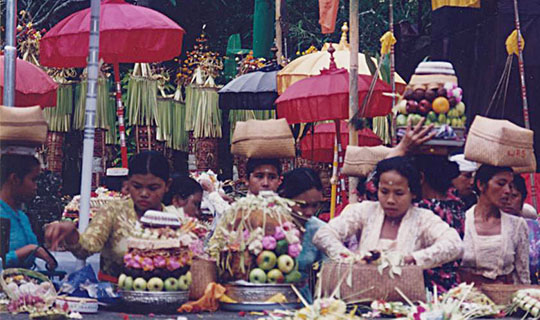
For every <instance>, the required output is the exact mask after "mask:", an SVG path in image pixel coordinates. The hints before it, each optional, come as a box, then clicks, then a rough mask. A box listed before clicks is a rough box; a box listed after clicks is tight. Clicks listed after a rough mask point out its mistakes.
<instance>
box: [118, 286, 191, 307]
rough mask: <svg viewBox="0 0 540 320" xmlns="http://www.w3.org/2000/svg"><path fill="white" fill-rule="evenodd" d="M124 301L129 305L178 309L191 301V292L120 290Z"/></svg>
mask: <svg viewBox="0 0 540 320" xmlns="http://www.w3.org/2000/svg"><path fill="white" fill-rule="evenodd" d="M119 293H120V296H121V297H122V301H124V302H125V303H129V304H137V305H152V306H161V305H164V306H167V305H172V306H176V307H177V308H178V307H180V305H182V304H184V303H185V302H187V301H188V300H189V291H157V292H153V291H127V290H120V291H119Z"/></svg>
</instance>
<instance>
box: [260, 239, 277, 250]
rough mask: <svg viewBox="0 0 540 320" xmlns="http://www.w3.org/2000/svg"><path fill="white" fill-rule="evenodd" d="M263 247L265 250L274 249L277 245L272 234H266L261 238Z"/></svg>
mask: <svg viewBox="0 0 540 320" xmlns="http://www.w3.org/2000/svg"><path fill="white" fill-rule="evenodd" d="M262 244H263V248H264V249H265V250H274V249H275V248H276V245H277V241H276V238H274V237H272V236H266V237H264V238H263V240H262Z"/></svg>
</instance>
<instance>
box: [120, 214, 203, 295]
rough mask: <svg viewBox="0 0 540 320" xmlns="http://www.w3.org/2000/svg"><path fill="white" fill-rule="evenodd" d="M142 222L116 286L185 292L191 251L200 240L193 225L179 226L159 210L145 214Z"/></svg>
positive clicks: (189, 282)
mask: <svg viewBox="0 0 540 320" xmlns="http://www.w3.org/2000/svg"><path fill="white" fill-rule="evenodd" d="M141 221H143V223H144V224H141V223H137V224H136V225H135V231H134V236H133V237H132V238H130V239H129V240H128V252H127V253H126V255H125V256H124V273H123V274H121V275H120V277H119V278H118V286H119V287H120V288H121V289H123V290H128V291H129V290H135V291H145V290H148V291H163V290H165V291H178V290H181V291H185V290H188V289H189V286H190V284H191V273H190V272H189V269H190V266H191V262H192V258H193V251H194V250H192V248H195V247H199V246H200V243H199V242H200V241H201V240H200V239H199V238H198V236H197V235H196V234H195V233H194V232H193V225H191V224H189V225H181V224H180V220H178V218H177V217H176V216H175V215H174V214H172V213H167V212H159V211H148V212H147V213H145V215H144V216H143V218H141Z"/></svg>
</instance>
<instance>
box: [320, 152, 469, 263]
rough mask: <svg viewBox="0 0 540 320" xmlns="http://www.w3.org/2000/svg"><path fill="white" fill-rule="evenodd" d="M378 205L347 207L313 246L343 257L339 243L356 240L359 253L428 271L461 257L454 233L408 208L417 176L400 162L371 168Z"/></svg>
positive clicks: (434, 217)
mask: <svg viewBox="0 0 540 320" xmlns="http://www.w3.org/2000/svg"><path fill="white" fill-rule="evenodd" d="M375 184H376V185H378V191H377V192H378V198H379V200H378V201H364V202H361V203H355V204H352V205H349V206H348V207H347V208H345V210H344V211H343V212H342V213H341V215H340V216H339V217H337V218H335V219H333V220H331V221H330V222H329V223H328V224H327V225H326V226H324V227H322V228H320V229H319V231H318V232H317V233H316V234H315V237H314V238H313V243H314V244H315V245H316V246H317V247H319V248H320V249H321V250H322V251H324V252H325V253H326V254H327V255H328V256H329V257H330V258H332V259H336V258H339V257H340V256H344V255H349V254H351V252H350V251H349V250H348V249H347V248H346V247H345V246H344V245H343V242H344V241H345V240H346V239H348V238H349V237H350V236H352V235H357V238H358V239H360V242H359V248H358V249H359V251H362V252H366V251H369V250H386V251H397V252H399V253H401V254H402V255H403V256H404V258H403V261H404V262H405V263H407V264H417V265H419V266H422V267H423V268H426V269H429V268H433V267H436V266H440V265H442V264H444V263H447V262H450V261H454V260H457V259H459V258H460V257H461V255H462V252H463V247H462V241H461V239H460V237H459V235H458V233H457V231H456V230H455V229H452V228H450V227H449V226H448V224H447V223H446V222H444V221H442V220H441V218H440V217H439V216H437V215H436V214H434V213H433V212H431V211H430V210H427V209H421V208H416V207H414V206H413V205H412V201H413V199H415V198H417V199H418V198H421V196H422V194H421V193H422V191H421V186H420V174H419V173H418V171H417V170H416V169H415V168H414V167H413V166H412V164H411V162H410V160H408V159H407V158H405V157H394V158H390V159H385V160H383V161H381V162H379V164H378V165H377V168H376V176H375Z"/></svg>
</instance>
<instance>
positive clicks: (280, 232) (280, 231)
mask: <svg viewBox="0 0 540 320" xmlns="http://www.w3.org/2000/svg"><path fill="white" fill-rule="evenodd" d="M274 238H276V240H278V241H279V240H283V239H285V232H283V229H281V227H276V232H275V233H274Z"/></svg>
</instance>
